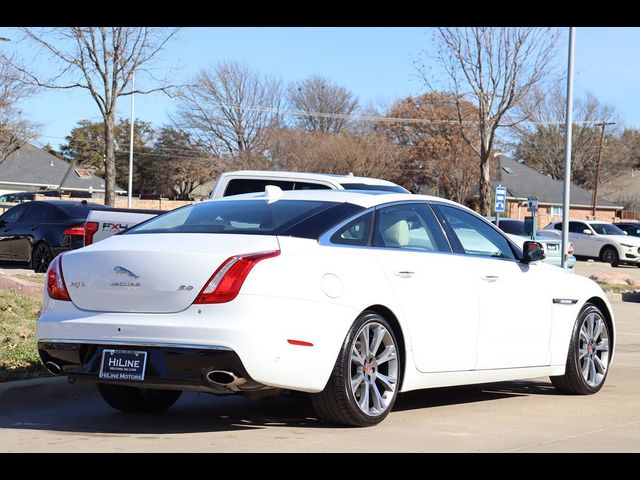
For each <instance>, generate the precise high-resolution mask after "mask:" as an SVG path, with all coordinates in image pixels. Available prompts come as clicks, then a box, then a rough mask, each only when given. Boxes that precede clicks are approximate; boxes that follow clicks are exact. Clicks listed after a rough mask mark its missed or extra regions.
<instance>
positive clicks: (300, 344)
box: [287, 339, 313, 347]
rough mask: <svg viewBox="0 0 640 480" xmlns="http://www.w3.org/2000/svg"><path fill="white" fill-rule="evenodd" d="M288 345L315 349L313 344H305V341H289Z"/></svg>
mask: <svg viewBox="0 0 640 480" xmlns="http://www.w3.org/2000/svg"><path fill="white" fill-rule="evenodd" d="M287 342H288V343H290V344H291V345H299V346H301V347H313V343H311V342H305V341H303V340H291V339H289V340H287Z"/></svg>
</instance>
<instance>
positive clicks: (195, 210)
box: [125, 199, 339, 235]
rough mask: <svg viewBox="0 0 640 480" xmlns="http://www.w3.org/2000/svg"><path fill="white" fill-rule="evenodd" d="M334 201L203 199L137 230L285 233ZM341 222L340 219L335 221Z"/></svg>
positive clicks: (150, 231) (157, 218)
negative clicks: (212, 200) (204, 200)
mask: <svg viewBox="0 0 640 480" xmlns="http://www.w3.org/2000/svg"><path fill="white" fill-rule="evenodd" d="M336 205H337V204H336V203H333V202H322V201H306V200H281V201H278V202H274V203H268V201H267V200H262V199H260V200H234V201H231V200H229V201H214V202H202V203H196V204H193V205H189V206H187V207H183V208H180V209H177V210H173V211H171V212H169V213H166V214H164V215H160V216H158V217H156V218H153V219H151V220H149V221H147V222H145V223H143V224H140V225H138V226H136V227H134V228H132V229H131V230H129V231H128V232H127V233H126V234H125V235H130V234H136V233H239V234H253V235H281V234H283V233H285V232H288V231H290V230H291V229H292V227H294V226H295V225H297V224H298V223H300V222H302V221H303V220H305V219H307V218H310V217H312V216H315V215H317V214H318V213H320V212H322V211H324V210H327V209H330V208H331V207H334V206H336ZM335 221H339V219H337V220H335Z"/></svg>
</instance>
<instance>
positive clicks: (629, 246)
mask: <svg viewBox="0 0 640 480" xmlns="http://www.w3.org/2000/svg"><path fill="white" fill-rule="evenodd" d="M620 245H621V246H623V247H626V248H633V247H635V245H627V244H626V243H621V244H620Z"/></svg>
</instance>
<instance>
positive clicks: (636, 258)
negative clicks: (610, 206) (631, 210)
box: [543, 220, 640, 267]
mask: <svg viewBox="0 0 640 480" xmlns="http://www.w3.org/2000/svg"><path fill="white" fill-rule="evenodd" d="M543 232H545V233H547V232H548V233H549V235H556V236H558V237H562V222H552V223H550V224H549V225H547V226H546V227H544V230H543ZM569 240H570V241H571V242H573V247H574V251H575V253H574V255H575V256H576V257H586V258H596V259H599V260H600V261H601V262H605V263H610V264H611V266H612V267H617V266H618V265H619V264H621V263H628V264H632V265H638V266H639V267H640V238H636V237H632V236H627V233H626V232H624V231H623V230H621V229H619V228H618V227H616V226H615V225H614V224H613V223H609V222H601V221H594V220H571V221H569Z"/></svg>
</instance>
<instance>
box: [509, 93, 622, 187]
mask: <svg viewBox="0 0 640 480" xmlns="http://www.w3.org/2000/svg"><path fill="white" fill-rule="evenodd" d="M522 108H523V109H524V110H526V111H527V113H526V114H527V116H528V117H529V119H530V120H532V122H531V124H521V125H518V126H517V127H515V128H514V134H515V137H516V139H517V148H516V156H517V157H518V158H522V159H524V160H525V161H526V163H527V165H529V166H531V167H533V168H536V169H538V170H541V171H543V172H544V173H546V174H548V175H550V176H551V177H552V178H556V179H561V178H563V175H564V132H565V125H564V122H565V95H564V92H563V91H562V88H561V87H558V88H556V89H553V90H552V91H550V92H544V93H543V92H542V91H539V90H537V91H535V92H534V94H533V95H532V98H530V99H528V101H527V102H525V103H523V105H522ZM573 110H574V114H573V115H574V116H573V118H574V121H575V123H574V125H573V142H572V147H571V171H572V173H571V177H572V178H571V179H572V181H574V182H575V183H577V184H578V185H581V186H583V187H585V188H588V189H591V188H593V184H594V175H595V166H596V159H597V157H598V150H599V148H600V133H601V127H600V126H599V123H600V122H616V121H619V119H618V115H617V113H616V111H615V109H614V108H613V107H612V106H610V105H606V104H603V103H602V102H600V101H599V100H598V99H597V98H596V97H595V96H593V95H592V94H590V93H587V94H586V95H585V96H584V97H583V98H577V99H576V100H575V101H574V107H573ZM617 131H618V129H617V128H616V127H614V126H608V127H607V131H606V135H605V142H604V148H603V150H605V152H606V154H605V155H603V159H606V161H603V162H602V173H603V175H604V176H605V177H607V176H609V174H610V173H613V172H615V171H617V170H618V167H620V166H621V165H622V164H624V162H625V161H626V159H627V151H626V150H625V148H624V144H623V142H622V141H621V139H620V138H619V137H617V136H616V132H617Z"/></svg>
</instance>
